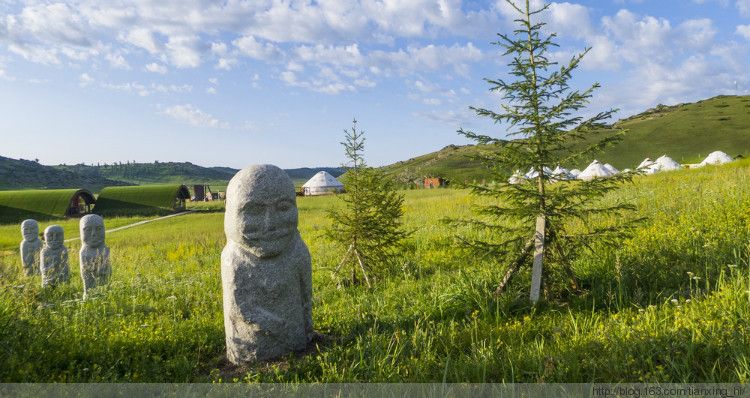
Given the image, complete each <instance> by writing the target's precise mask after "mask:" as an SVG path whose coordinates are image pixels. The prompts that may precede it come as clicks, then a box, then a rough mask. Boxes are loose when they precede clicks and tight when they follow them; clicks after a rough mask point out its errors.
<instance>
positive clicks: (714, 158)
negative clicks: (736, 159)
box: [701, 151, 733, 165]
mask: <svg viewBox="0 0 750 398" xmlns="http://www.w3.org/2000/svg"><path fill="white" fill-rule="evenodd" d="M732 160H733V159H732V157H731V156H729V155H727V154H726V153H724V152H722V151H715V152H711V153H710V154H709V155H708V156H706V158H705V159H704V160H703V161H702V162H701V165H707V164H724V163H729V162H731V161H732Z"/></svg>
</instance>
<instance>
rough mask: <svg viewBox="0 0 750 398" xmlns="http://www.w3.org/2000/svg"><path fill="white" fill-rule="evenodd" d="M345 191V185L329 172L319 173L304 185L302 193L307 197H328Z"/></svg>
mask: <svg viewBox="0 0 750 398" xmlns="http://www.w3.org/2000/svg"><path fill="white" fill-rule="evenodd" d="M343 191H344V184H342V183H341V182H340V181H339V180H337V179H336V177H334V176H332V175H331V174H329V173H328V172H327V171H319V172H318V173H317V174H315V175H314V176H312V178H311V179H309V180H307V182H306V183H305V184H304V185H302V192H303V193H304V194H305V196H313V195H326V194H329V193H336V192H343Z"/></svg>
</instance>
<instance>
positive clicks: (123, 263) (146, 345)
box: [0, 161, 750, 382]
mask: <svg viewBox="0 0 750 398" xmlns="http://www.w3.org/2000/svg"><path fill="white" fill-rule="evenodd" d="M406 195H407V199H406V203H405V209H404V210H405V224H406V226H407V227H408V228H411V229H414V230H415V232H414V235H413V236H412V238H411V239H410V241H409V243H408V247H407V248H406V250H405V252H404V254H403V260H402V261H401V263H400V264H398V265H397V266H395V267H394V268H393V269H391V270H390V272H389V273H388V274H387V275H385V276H384V277H382V278H381V279H380V280H378V282H377V284H376V287H375V288H374V289H372V290H368V289H366V288H363V287H348V288H338V287H337V278H336V277H335V276H333V275H332V272H331V271H332V269H333V268H334V267H335V266H336V264H337V263H338V261H339V259H340V258H341V256H342V255H343V248H340V247H337V246H334V245H332V243H331V242H329V241H327V240H326V239H324V238H322V237H321V232H322V230H323V229H324V228H325V226H326V225H328V223H329V220H328V219H327V218H326V211H327V210H328V209H330V208H331V207H333V206H339V205H340V203H339V201H338V199H337V198H335V197H331V196H328V197H306V198H299V199H298V204H299V210H300V231H301V233H302V236H303V239H304V240H305V241H306V242H307V244H308V246H309V248H310V251H311V253H312V258H313V289H314V309H313V318H314V323H315V327H316V329H317V330H318V331H320V332H322V333H324V334H325V335H326V336H327V338H326V339H325V340H324V341H323V342H321V343H320V344H319V345H318V346H317V347H314V348H312V349H311V351H310V352H309V353H308V354H307V355H306V356H289V357H286V358H282V359H281V360H279V361H277V362H273V363H271V364H268V365H258V366H254V367H250V368H247V369H240V370H237V369H234V368H231V367H228V366H227V365H226V362H225V360H224V356H223V355H224V326H223V319H222V308H221V282H220V272H219V270H220V266H219V264H220V259H219V256H220V252H221V250H222V248H223V246H224V242H225V240H224V235H223V230H222V229H223V214H222V213H221V207H222V206H223V202H209V203H207V204H195V205H196V207H195V208H196V209H200V210H203V212H196V213H194V214H190V215H186V216H181V217H176V218H172V219H169V220H163V221H158V222H154V223H150V224H146V225H144V226H141V227H138V228H133V229H128V230H123V231H119V232H116V233H112V234H110V235H109V236H108V238H107V242H108V244H109V245H110V247H111V249H112V250H111V252H112V264H113V276H112V281H111V284H110V285H109V286H107V287H105V288H102V289H100V290H99V291H98V292H97V293H96V294H95V295H94V297H93V299H92V300H87V301H85V302H84V301H80V300H78V299H80V297H81V292H82V289H81V282H80V280H79V277H78V272H77V269H78V262H77V256H75V255H71V270H72V274H73V278H72V282H71V283H70V284H69V285H64V286H60V287H59V288H56V289H51V290H42V289H41V288H40V287H39V278H38V277H35V278H30V279H29V278H24V277H22V276H21V272H20V266H19V265H18V264H19V261H20V260H19V257H18V254H17V253H16V252H15V250H13V251H5V252H2V251H0V342H2V344H0V363H2V364H3V366H2V367H0V380H2V381H3V382H19V381H46V382H51V381H66V382H72V381H77V382H96V381H105V382H112V381H128V382H187V381H198V382H207V381H224V382H228V381H235V380H236V381H253V382H255V381H265V382H278V381H283V382H358V381H367V382H441V381H447V382H590V381H600V382H620V381H630V382H637V381H651V382H653V381H662V382H668V381H671V382H685V381H691V382H737V381H739V382H748V381H750V361H749V360H748V358H750V324H748V322H747V321H746V320H747V319H749V318H750V302H749V301H748V293H747V291H748V289H749V288H750V263H749V262H748V258H749V256H750V245H749V243H750V211H749V210H748V209H750V161H743V162H738V163H735V164H732V165H727V166H722V167H708V168H704V169H700V170H685V171H679V172H671V173H663V174H658V175H655V176H649V177H639V178H637V179H636V181H635V182H634V183H633V184H632V185H629V186H626V187H624V188H623V189H622V190H620V191H619V192H617V193H616V194H613V195H612V196H610V197H608V198H607V199H606V200H612V201H614V200H623V199H625V200H633V201H635V202H636V203H637V204H638V205H639V207H640V210H639V214H640V215H642V216H647V217H649V222H648V223H645V224H643V225H642V226H640V227H639V228H638V229H637V230H636V231H635V233H634V235H633V236H632V237H631V238H630V239H627V240H626V241H624V242H623V243H622V244H621V245H619V246H617V247H600V248H598V250H597V253H596V254H593V253H583V255H582V256H581V257H580V258H579V259H578V260H577V261H576V262H575V263H574V269H575V272H576V273H577V275H578V276H579V278H580V279H581V282H582V284H583V286H584V287H585V288H586V293H584V294H583V295H581V296H578V297H571V298H568V299H555V300H551V301H547V302H545V303H543V304H542V305H541V306H539V307H537V308H530V307H529V306H528V305H527V304H525V302H526V300H525V297H526V296H527V294H528V292H527V290H526V289H527V286H528V284H529V278H530V276H529V275H528V274H529V272H528V270H525V271H524V272H522V273H521V274H520V275H519V277H518V279H516V280H514V282H513V283H512V285H511V287H510V290H509V291H508V292H507V294H506V295H504V296H502V297H500V298H499V299H495V298H493V297H492V296H491V295H490V292H491V291H492V290H493V288H494V286H495V285H496V283H497V282H498V280H499V278H500V275H501V273H502V272H503V271H504V265H503V264H497V263H496V262H494V261H492V259H489V258H479V257H476V256H470V255H469V254H468V253H467V252H465V251H464V250H462V249H461V248H459V247H457V246H456V245H455V242H454V241H453V239H452V236H453V235H454V234H455V233H456V232H460V231H456V230H454V229H453V228H450V227H448V226H446V225H445V224H442V223H440V222H439V219H440V218H442V217H444V216H447V215H451V216H456V217H460V216H466V215H468V214H469V207H470V204H471V203H472V201H473V200H472V198H471V197H470V196H469V195H468V194H467V192H465V191H463V190H453V189H435V190H415V191H409V192H407V193H406ZM198 205H200V206H198ZM600 221H601V222H608V221H610V220H600ZM108 222H109V221H108ZM108 227H111V225H109V224H108ZM6 234H10V235H12V239H13V240H14V241H15V240H18V236H19V232H18V230H17V226H13V228H10V227H9V228H8V229H7V230H6V229H5V228H0V237H3V239H5V238H4V237H5V235H6ZM68 247H69V249H70V250H71V253H75V252H76V251H77V249H78V243H71V244H69V245H68Z"/></svg>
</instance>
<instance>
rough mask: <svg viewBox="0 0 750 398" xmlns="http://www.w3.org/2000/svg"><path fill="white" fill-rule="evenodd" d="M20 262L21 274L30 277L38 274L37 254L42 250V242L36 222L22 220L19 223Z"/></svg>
mask: <svg viewBox="0 0 750 398" xmlns="http://www.w3.org/2000/svg"><path fill="white" fill-rule="evenodd" d="M21 235H23V240H22V241H21V262H22V264H23V273H24V274H25V275H26V276H31V275H34V274H38V273H39V252H40V251H41V250H42V240H41V239H39V224H38V223H37V222H36V220H31V219H28V220H23V222H22V223H21Z"/></svg>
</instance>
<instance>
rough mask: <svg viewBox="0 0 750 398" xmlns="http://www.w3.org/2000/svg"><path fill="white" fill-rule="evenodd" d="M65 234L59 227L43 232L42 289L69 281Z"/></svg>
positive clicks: (49, 228) (51, 226) (51, 227)
mask: <svg viewBox="0 0 750 398" xmlns="http://www.w3.org/2000/svg"><path fill="white" fill-rule="evenodd" d="M64 243H65V232H64V231H63V229H62V227H61V226H59V225H50V226H49V227H47V229H45V230H44V248H42V255H41V267H40V269H41V271H42V287H46V286H55V285H57V284H58V283H61V282H67V281H68V279H70V268H69V267H68V249H67V248H66V247H65V245H64Z"/></svg>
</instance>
